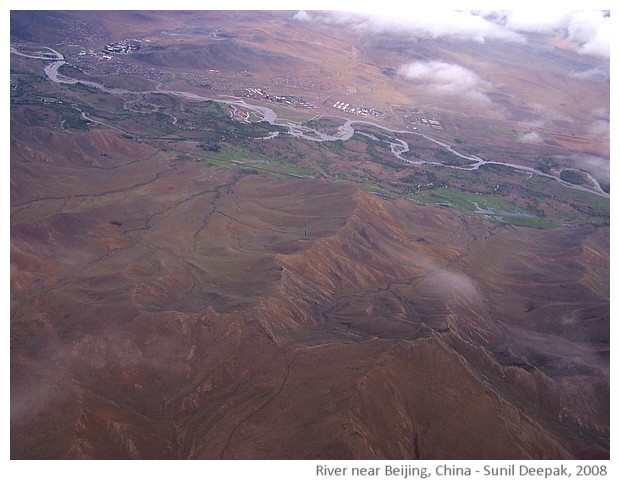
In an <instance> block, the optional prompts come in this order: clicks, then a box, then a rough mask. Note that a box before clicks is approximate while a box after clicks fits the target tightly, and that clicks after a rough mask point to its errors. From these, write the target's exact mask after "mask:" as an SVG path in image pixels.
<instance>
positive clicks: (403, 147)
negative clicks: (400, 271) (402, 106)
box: [11, 46, 609, 198]
mask: <svg viewBox="0 0 620 480" xmlns="http://www.w3.org/2000/svg"><path fill="white" fill-rule="evenodd" d="M41 48H45V49H47V50H49V51H50V52H51V54H54V55H55V58H52V57H50V56H44V55H28V54H24V53H20V52H19V51H18V50H17V48H15V47H13V46H11V53H12V54H15V55H20V56H23V57H28V58H36V59H40V60H48V61H52V62H53V63H51V64H49V65H47V66H46V67H45V68H44V71H45V74H46V75H47V77H48V78H49V79H50V80H51V81H53V82H55V83H58V84H70V85H74V84H77V83H81V84H83V85H88V86H91V87H94V88H97V89H99V90H102V91H104V92H106V93H109V94H111V95H125V94H132V95H137V94H149V93H160V94H161V93H164V94H168V95H175V96H179V97H185V98H189V99H192V100H198V101H213V102H217V103H224V104H227V105H231V106H233V107H241V108H244V109H247V110H252V111H254V112H255V113H256V114H257V115H258V116H259V117H260V118H261V120H262V121H265V122H268V123H270V124H271V125H277V126H281V127H285V128H287V129H288V132H286V133H287V134H288V135H292V136H294V137H298V138H302V139H304V140H309V141H313V142H330V141H336V140H348V139H350V138H351V137H352V136H353V134H354V133H355V132H356V130H355V128H354V127H353V125H354V124H355V125H370V126H373V127H376V128H380V129H382V130H385V131H386V132H389V133H391V134H394V136H395V138H394V139H393V140H391V141H390V149H391V152H392V153H393V154H394V155H395V156H396V157H397V158H398V159H399V160H401V161H403V162H406V163H409V164H414V165H416V164H417V165H419V164H424V163H427V164H433V165H440V166H442V167H444V168H453V169H457V170H478V169H479V168H480V167H482V166H483V165H502V166H505V167H510V168H512V169H515V170H519V171H522V172H526V173H530V174H533V175H538V176H541V177H546V178H550V179H553V180H556V181H557V182H559V183H560V184H562V185H564V186H565V187H568V188H573V189H577V190H582V191H585V192H589V193H593V194H596V195H599V196H601V197H605V198H609V194H608V193H606V192H605V191H604V190H603V188H602V187H601V185H600V183H599V182H598V181H597V180H596V179H594V178H593V177H592V175H590V174H588V178H589V179H590V180H591V181H592V183H593V185H594V189H592V188H587V187H584V186H582V185H575V184H572V183H569V182H566V181H564V180H562V179H560V178H558V177H556V176H554V175H550V174H548V173H544V172H541V171H540V170H537V169H535V168H533V167H527V166H524V165H519V164H515V163H508V162H498V161H488V160H484V159H482V158H480V157H478V156H476V155H467V154H464V153H461V152H459V151H457V150H455V149H454V147H453V146H452V145H449V144H447V143H445V142H442V141H440V140H437V139H436V138H433V137H431V136H429V135H426V134H424V133H420V132H412V131H407V130H395V129H392V128H388V127H385V126H383V125H379V124H377V123H373V122H368V121H365V120H354V119H350V120H347V121H346V122H345V123H344V125H342V126H340V127H339V128H338V132H337V134H336V135H327V134H325V133H322V132H319V131H318V130H315V129H313V128H310V127H308V126H305V125H302V124H299V123H293V122H291V121H288V120H287V121H282V120H280V121H279V120H278V115H277V114H276V112H275V111H273V110H272V109H271V108H269V107H265V106H262V105H254V104H251V103H247V102H246V101H245V100H243V99H241V98H237V97H230V98H231V100H226V99H222V98H212V97H206V96H203V95H198V94H196V93H192V92H183V91H177V90H162V89H157V90H143V91H131V90H125V89H122V88H109V87H106V86H104V85H102V84H100V83H97V82H92V81H88V80H76V79H73V78H70V77H67V76H64V75H61V74H60V73H59V72H58V70H59V69H60V67H62V66H63V65H65V64H67V62H66V61H65V59H64V57H63V55H62V54H61V53H59V52H57V51H56V50H54V49H52V48H50V47H41ZM89 120H91V121H92V119H89ZM175 123H176V122H175ZM278 134H279V132H274V133H273V134H271V135H270V136H267V137H264V138H263V139H266V140H267V139H270V138H274V137H276V136H277V135H278ZM398 134H407V135H417V136H421V137H423V138H425V139H427V140H429V141H431V142H433V143H435V144H437V145H439V146H441V147H443V148H445V149H446V150H447V151H449V152H450V153H452V154H453V155H456V156H457V157H459V158H462V159H464V160H468V161H470V162H472V164H471V165H467V166H458V165H446V164H444V163H440V162H432V161H428V160H415V161H414V160H411V159H409V158H405V157H403V154H404V153H406V152H408V151H409V144H408V143H407V142H406V141H405V140H402V139H401V138H398V137H396V135H398ZM568 170H571V169H568Z"/></svg>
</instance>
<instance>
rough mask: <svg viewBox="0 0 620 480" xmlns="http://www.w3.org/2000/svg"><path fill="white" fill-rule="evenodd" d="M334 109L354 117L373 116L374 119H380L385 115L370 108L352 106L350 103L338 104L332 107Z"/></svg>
mask: <svg viewBox="0 0 620 480" xmlns="http://www.w3.org/2000/svg"><path fill="white" fill-rule="evenodd" d="M332 107H334V108H337V109H338V110H342V111H343V112H345V113H352V114H354V115H363V116H368V115H370V116H373V117H380V116H382V115H384V113H383V112H380V111H379V110H375V109H374V108H369V107H361V106H358V105H353V106H352V105H351V104H349V103H345V102H340V101H338V102H336V103H334V104H333V105H332Z"/></svg>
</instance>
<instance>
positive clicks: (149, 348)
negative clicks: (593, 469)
mask: <svg viewBox="0 0 620 480" xmlns="http://www.w3.org/2000/svg"><path fill="white" fill-rule="evenodd" d="M306 15H310V16H311V17H312V18H316V19H319V18H322V17H320V16H321V15H323V14H321V13H320V12H311V13H310V14H306ZM304 18H305V17H304V16H303V15H301V14H300V13H297V14H295V12H267V11H264V12H228V11H219V12H194V13H193V14H192V15H189V14H188V13H187V12H166V13H165V14H164V13H163V12H106V13H105V15H99V14H96V13H94V12H86V11H84V12H51V13H50V12H19V11H18V12H13V13H12V18H11V104H10V108H11V115H10V119H11V190H10V202H11V203H10V211H11V219H10V222H11V311H10V318H11V333H10V335H11V458H12V459H129V458H132V459H211V460H215V459H275V460H284V459H427V460H428V459H444V460H445V459H455V460H456V459H461V460H464V459H554V460H559V459H606V458H609V448H610V443H609V441H610V440H609V436H610V425H609V415H610V412H609V410H610V399H609V390H610V376H609V375H610V374H609V355H610V349H609V345H610V334H609V332H610V324H609V322H610V310H609V308H610V267H609V258H610V237H609V227H610V193H609V192H610V185H609V184H610V179H609V172H608V166H609V145H608V143H609V142H608V137H609V132H608V131H607V132H606V131H605V130H604V129H603V128H601V127H603V126H604V125H605V121H606V120H605V119H606V118H607V121H608V110H607V113H606V112H605V107H606V105H607V108H608V102H609V98H608V95H609V84H608V82H607V83H605V82H601V80H600V79H599V78H595V79H584V78H577V77H575V76H571V75H569V74H568V73H570V72H573V71H574V68H577V67H576V66H580V67H579V68H581V69H582V70H584V71H585V70H587V69H594V68H600V67H601V64H602V63H604V62H603V61H602V60H599V59H595V58H593V57H592V58H591V57H587V58H586V57H581V56H578V55H577V54H576V53H570V52H568V51H567V50H547V49H544V48H542V47H540V44H536V45H538V46H536V47H535V48H534V47H533V48H532V49H530V50H532V51H534V53H532V52H531V51H529V52H528V49H526V48H524V47H519V46H517V45H513V44H506V45H505V44H500V43H494V42H493V41H490V42H488V43H489V44H490V45H489V44H484V46H480V45H478V47H479V48H481V49H483V50H485V49H488V52H492V56H489V55H486V56H485V55H481V56H476V52H475V51H474V50H475V48H474V47H472V46H471V45H472V44H470V43H468V42H460V43H459V42H456V41H452V40H449V39H444V38H438V39H435V40H434V41H431V40H430V39H428V38H422V39H418V40H415V42H414V43H415V46H416V48H417V50H416V52H417V53H416V55H418V56H419V57H421V58H426V59H430V58H440V59H443V61H447V59H448V58H450V59H451V60H452V61H454V62H456V61H460V63H461V65H463V66H470V67H472V66H473V65H475V66H477V68H478V72H491V71H492V70H493V69H492V68H491V66H492V64H493V62H495V63H496V64H500V65H505V69H504V70H503V73H501V74H499V73H497V74H489V76H488V79H487V80H486V82H489V84H488V85H487V84H485V83H484V82H482V81H479V80H476V81H474V80H472V83H471V86H470V93H475V92H478V93H479V94H480V95H484V98H483V97H481V96H480V95H474V97H472V98H473V99H474V100H473V103H472V98H467V95H465V94H461V95H460V97H459V96H457V97H459V98H457V97H455V96H454V95H453V94H452V93H450V94H449V95H448V96H447V97H442V96H441V95H439V96H438V93H437V91H441V88H439V87H437V88H436V91H435V92H429V91H428V90H426V87H424V85H422V84H420V85H418V86H414V87H411V88H409V87H406V85H408V83H407V82H408V80H406V78H405V76H404V73H401V74H398V73H397V72H398V71H399V68H398V65H397V58H400V59H401V60H400V61H401V62H402V59H403V58H404V57H403V54H404V53H407V52H409V53H411V52H413V50H414V49H413V46H411V45H413V44H410V43H408V42H412V40H411V39H410V38H407V37H406V36H405V37H402V38H401V37H399V36H398V35H397V34H396V33H394V34H393V35H391V36H390V35H387V36H386V35H384V36H381V35H373V34H366V33H363V32H362V31H361V30H356V29H343V28H338V27H337V26H334V25H333V24H330V23H329V22H324V23H319V22H318V20H317V22H316V23H312V24H311V23H308V22H307V21H306V20H300V19H304ZM334 18H335V17H334ZM332 21H333V22H335V21H336V20H335V19H332ZM339 21H340V20H339ZM342 21H344V20H342ZM87 31H88V32H90V33H89V34H88V35H86V34H85V32H87ZM271 32H277V34H276V33H271ZM128 39H132V42H133V43H131V45H132V47H131V48H125V47H126V45H129V44H130V43H128V42H129V40H128ZM407 45H410V46H409V47H407ZM115 49H118V50H119V51H116V50H115ZM123 49H125V50H126V51H125V50H123ZM403 50H404V52H403ZM485 51H487V50H485ZM91 52H92V53H91ZM488 52H487V53H488ZM541 52H546V53H545V55H543V56H542V57H540V56H539V55H542V53H541ZM550 52H552V53H553V55H551V53H550ZM528 55H532V58H536V59H537V60H536V61H540V62H541V63H540V64H538V65H543V64H545V62H547V63H546V66H545V67H544V68H545V69H544V70H542V71H539V72H537V71H536V67H535V66H531V64H532V62H533V61H534V60H531V59H530V58H529V57H528ZM105 57H110V58H109V59H108V58H105ZM427 57H428V58H427ZM508 58H510V59H512V60H511V61H512V62H513V64H510V65H512V66H510V65H509V61H508V60H507V59H508ZM541 58H542V60H540V59H541ZM520 62H522V65H520ZM528 62H529V63H528ZM579 62H585V63H584V64H580V63H579ZM587 62H590V63H587ZM506 65H508V66H506ZM527 65H530V67H528V66H527ZM520 66H521V67H522V69H521V70H520V71H519V72H517V70H518V67H520ZM416 68H418V67H416ZM416 68H413V67H412V68H411V69H408V70H406V72H407V75H409V77H410V78H413V76H414V75H421V73H420V70H419V68H418V69H416ZM434 68H444V67H441V66H437V65H435V66H434ZM472 68H473V67H472ZM423 73H424V72H423ZM424 74H425V75H426V73H424ZM479 74H480V75H482V73H479ZM500 77H501V78H502V79H503V80H502V82H504V83H502V86H501V88H500V87H499V86H498V85H499V80H498V79H499V78H500ZM416 78H417V77H416ZM461 78H465V77H461ZM534 80H536V82H534ZM491 81H492V82H493V85H494V87H491V86H490V82H491ZM525 84H528V85H530V86H529V87H528V88H529V89H530V90H528V93H527V94H526V93H524V91H522V90H519V91H520V92H521V94H520V96H519V95H517V93H516V92H517V90H518V89H513V88H516V87H515V85H518V86H519V88H521V87H522V86H523V85H525ZM601 85H603V86H605V85H606V88H607V90H606V93H605V90H604V89H601V88H600V87H601ZM482 87H485V88H486V89H488V90H489V91H493V92H495V93H494V94H495V96H493V95H492V94H491V93H489V92H487V91H486V90H485V91H483V90H482ZM578 87H579V88H582V87H584V88H583V90H580V91H581V92H582V93H581V94H580V97H579V98H578V99H577V100H575V102H576V103H573V104H571V103H570V102H569V101H568V100H567V98H569V97H570V98H573V97H574V96H576V95H577V94H576V93H575V92H576V91H577V90H576V89H577V88H578ZM585 87H587V88H585ZM247 89H251V90H247ZM257 89H260V92H263V93H265V94H264V95H263V94H257V91H258V90H257ZM494 89H495V90H494ZM444 90H445V88H444ZM549 92H556V93H554V94H553V95H551V94H550V93H549ZM267 95H268V96H269V98H267ZM502 95H503V96H502ZM606 95H607V96H606ZM485 98H486V99H488V98H493V100H492V103H488V102H487V100H485ZM345 101H346V103H344V102H345ZM287 102H290V103H287ZM336 102H343V103H342V105H343V106H344V105H346V104H349V106H348V107H346V108H345V109H344V110H343V109H339V108H336V107H334V105H335V104H336ZM538 102H546V105H547V107H548V108H547V113H549V112H551V111H552V110H553V112H555V113H554V114H553V115H551V114H550V113H549V115H548V117H545V118H544V119H542V117H541V118H538V120H536V121H534V120H533V119H532V116H533V115H534V114H535V112H540V111H541V107H540V105H539V104H538ZM605 102H607V103H605ZM586 104H587V105H588V108H587V109H585V108H583V105H586ZM352 105H353V106H355V107H354V108H356V111H355V112H353V111H351V110H350V109H351V108H352V107H351V106H352ZM361 106H363V108H366V109H368V110H367V112H368V113H370V112H371V111H375V112H379V113H378V114H377V115H370V114H369V115H367V116H366V115H362V114H361V113H360V112H366V110H361V109H360V110H359V111H358V109H359V108H360V107H361ZM347 109H348V110H347ZM345 110H347V111H345ZM586 110H587V112H586ZM588 112H589V113H588ZM606 115H607V117H606ZM567 118H570V121H569V120H567ZM423 120H424V121H423ZM431 122H432V123H431ZM597 122H598V123H597ZM533 124H537V125H538V126H537V127H532V125H533ZM593 125H597V126H598V127H599V128H598V129H596V130H592V129H591V128H590V127H592V126H593ZM607 125H608V124H607ZM528 135H529V136H528ZM605 160H606V162H607V170H605V168H602V167H601V165H602V164H604V162H605Z"/></svg>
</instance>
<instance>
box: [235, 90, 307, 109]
mask: <svg viewBox="0 0 620 480" xmlns="http://www.w3.org/2000/svg"><path fill="white" fill-rule="evenodd" d="M242 96H244V97H247V98H257V99H259V100H266V101H268V102H271V103H284V104H286V105H290V106H291V107H300V108H308V109H310V108H316V107H315V106H314V105H312V104H311V103H310V102H308V101H307V100H304V99H303V98H300V97H296V96H295V95H269V94H268V93H267V92H265V91H264V90H262V89H261V88H246V89H245V90H244V91H243V93H242Z"/></svg>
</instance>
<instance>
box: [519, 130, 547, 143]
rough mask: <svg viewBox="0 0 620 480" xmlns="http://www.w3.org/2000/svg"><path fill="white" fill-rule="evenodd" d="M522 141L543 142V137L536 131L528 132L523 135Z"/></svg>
mask: <svg viewBox="0 0 620 480" xmlns="http://www.w3.org/2000/svg"><path fill="white" fill-rule="evenodd" d="M521 141H522V142H524V143H542V141H543V139H542V137H541V136H540V135H539V134H538V133H536V132H528V133H524V134H523V135H521Z"/></svg>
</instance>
